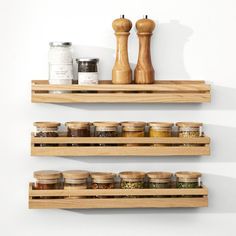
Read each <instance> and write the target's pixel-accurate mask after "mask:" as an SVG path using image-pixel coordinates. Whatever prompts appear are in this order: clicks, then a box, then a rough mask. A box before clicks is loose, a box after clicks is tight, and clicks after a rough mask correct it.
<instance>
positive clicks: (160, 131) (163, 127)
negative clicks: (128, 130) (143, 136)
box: [148, 122, 174, 146]
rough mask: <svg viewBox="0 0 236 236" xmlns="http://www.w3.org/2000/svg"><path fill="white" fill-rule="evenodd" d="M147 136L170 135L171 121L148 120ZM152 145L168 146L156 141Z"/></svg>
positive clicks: (161, 136) (159, 136)
mask: <svg viewBox="0 0 236 236" xmlns="http://www.w3.org/2000/svg"><path fill="white" fill-rule="evenodd" d="M148 125H149V127H150V129H149V137H153V138H163V137H171V136H172V128H173V125H174V124H173V123H167V122H150V123H149V124H148ZM154 146H168V144H159V143H156V144H154Z"/></svg>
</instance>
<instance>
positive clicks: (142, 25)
mask: <svg viewBox="0 0 236 236" xmlns="http://www.w3.org/2000/svg"><path fill="white" fill-rule="evenodd" d="M155 25H156V24H155V22H154V21H153V20H151V19H148V16H147V15H145V16H144V17H143V19H140V20H138V21H137V22H136V29H137V31H138V33H149V34H151V33H152V31H153V30H154V28H155Z"/></svg>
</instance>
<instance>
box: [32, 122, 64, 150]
mask: <svg viewBox="0 0 236 236" xmlns="http://www.w3.org/2000/svg"><path fill="white" fill-rule="evenodd" d="M60 125H61V124H60V123H58V122H34V126H35V127H36V132H35V137H44V138H50V137H58V127H59V126H60ZM35 146H40V147H45V146H58V144H36V145H35Z"/></svg>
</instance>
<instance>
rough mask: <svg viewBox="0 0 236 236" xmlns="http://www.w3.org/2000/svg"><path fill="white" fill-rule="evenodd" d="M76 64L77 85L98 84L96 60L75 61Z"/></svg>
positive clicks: (82, 59) (97, 60) (83, 59)
mask: <svg viewBox="0 0 236 236" xmlns="http://www.w3.org/2000/svg"><path fill="white" fill-rule="evenodd" d="M76 62H77V63H78V83H79V84H98V66H97V64H98V62H99V59H98V58H80V59H76Z"/></svg>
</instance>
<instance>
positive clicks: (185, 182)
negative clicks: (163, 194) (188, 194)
mask: <svg viewBox="0 0 236 236" xmlns="http://www.w3.org/2000/svg"><path fill="white" fill-rule="evenodd" d="M175 175H176V187H177V188H199V187H201V176H202V174H201V173H199V172H188V171H180V172H176V173H175Z"/></svg>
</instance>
